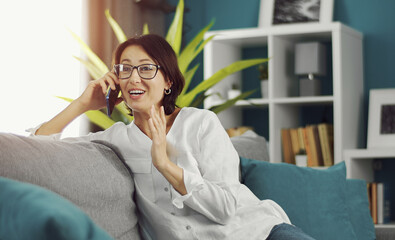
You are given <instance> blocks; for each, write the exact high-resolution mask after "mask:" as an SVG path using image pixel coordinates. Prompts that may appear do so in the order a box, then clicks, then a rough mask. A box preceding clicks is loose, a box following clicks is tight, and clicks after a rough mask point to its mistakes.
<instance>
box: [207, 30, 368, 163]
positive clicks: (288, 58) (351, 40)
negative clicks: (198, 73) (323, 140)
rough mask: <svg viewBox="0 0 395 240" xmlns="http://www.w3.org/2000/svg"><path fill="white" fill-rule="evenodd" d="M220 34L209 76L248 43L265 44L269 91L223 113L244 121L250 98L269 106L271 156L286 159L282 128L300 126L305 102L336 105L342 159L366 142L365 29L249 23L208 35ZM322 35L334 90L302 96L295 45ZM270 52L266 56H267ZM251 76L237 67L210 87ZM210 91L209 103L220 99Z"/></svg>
mask: <svg viewBox="0 0 395 240" xmlns="http://www.w3.org/2000/svg"><path fill="white" fill-rule="evenodd" d="M212 35H215V37H214V38H213V40H212V41H211V42H210V43H209V44H207V45H206V46H205V48H204V77H205V79H207V78H208V77H210V76H211V75H213V74H214V73H215V72H216V71H218V70H220V69H221V68H223V67H225V66H227V65H229V64H230V63H233V62H235V61H237V60H241V59H242V49H243V48H245V47H266V48H267V50H268V51H267V52H268V57H270V61H269V91H268V94H269V97H268V98H266V99H250V100H244V101H239V102H238V103H237V104H236V106H234V107H232V108H230V109H228V110H226V111H224V112H221V113H219V115H218V116H219V118H220V120H221V122H222V124H223V125H224V127H225V128H229V127H236V126H240V125H242V109H243V108H247V107H249V108H251V107H254V106H251V105H250V103H249V102H252V103H254V104H255V105H258V106H260V107H267V108H268V112H269V119H262V122H265V121H269V124H268V125H269V134H268V135H269V139H270V140H269V142H270V144H269V148H270V149H269V151H270V155H271V161H272V162H281V161H282V151H281V128H291V127H298V126H300V125H301V123H300V122H299V121H300V120H299V119H300V114H301V108H302V107H304V106H311V105H319V106H329V107H331V108H332V109H333V124H334V139H335V140H334V157H335V163H337V162H340V161H342V154H343V150H344V149H350V148H358V147H361V146H359V144H358V138H360V137H361V136H360V135H359V134H360V133H362V132H363V131H362V123H363V121H361V119H362V116H363V115H362V112H363V111H362V110H363V108H362V99H363V57H362V39H363V37H362V34H361V33H359V32H358V31H355V30H353V29H351V28H349V27H347V26H345V25H343V24H341V23H337V22H333V23H330V24H319V23H313V24H289V25H282V26H274V27H268V28H249V29H236V30H222V31H211V32H208V33H206V35H205V38H208V37H209V36H212ZM307 41H320V42H324V43H325V44H328V45H329V46H331V47H330V48H331V50H332V53H330V52H328V54H331V59H332V66H331V68H332V72H331V74H332V75H331V76H330V77H329V79H331V84H332V89H333V91H332V94H330V95H325V96H314V97H298V83H299V81H298V76H296V75H295V74H294V46H295V44H296V43H299V42H307ZM262 57H265V56H262ZM242 81H246V80H245V79H243V80H242V79H241V73H240V72H239V73H235V74H233V75H232V76H229V77H228V78H227V79H226V80H223V81H221V82H220V83H219V84H217V85H216V86H214V87H213V88H212V89H210V91H211V92H219V93H220V94H221V95H222V96H226V93H227V91H228V90H229V89H231V86H232V84H233V83H239V84H240V83H241V82H242ZM221 101H223V100H221V99H219V98H218V97H216V96H211V97H209V98H207V99H206V100H205V108H209V107H211V106H213V105H216V104H218V103H220V102H221Z"/></svg>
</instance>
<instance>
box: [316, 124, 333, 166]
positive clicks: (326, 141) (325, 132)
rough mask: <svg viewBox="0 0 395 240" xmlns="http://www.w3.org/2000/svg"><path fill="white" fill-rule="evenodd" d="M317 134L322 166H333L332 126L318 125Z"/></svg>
mask: <svg viewBox="0 0 395 240" xmlns="http://www.w3.org/2000/svg"><path fill="white" fill-rule="evenodd" d="M318 133H319V138H320V143H321V152H322V159H323V165H324V166H327V167H329V166H332V165H333V158H334V157H333V125H332V124H328V123H320V124H318Z"/></svg>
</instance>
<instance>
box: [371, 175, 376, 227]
mask: <svg viewBox="0 0 395 240" xmlns="http://www.w3.org/2000/svg"><path fill="white" fill-rule="evenodd" d="M371 194H372V219H373V223H374V224H377V183H375V182H372V183H371Z"/></svg>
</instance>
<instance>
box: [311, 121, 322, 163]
mask: <svg viewBox="0 0 395 240" xmlns="http://www.w3.org/2000/svg"><path fill="white" fill-rule="evenodd" d="M312 127H313V134H314V143H315V147H316V149H315V151H316V152H317V166H324V159H323V157H322V148H321V141H320V135H319V132H318V125H313V126H312Z"/></svg>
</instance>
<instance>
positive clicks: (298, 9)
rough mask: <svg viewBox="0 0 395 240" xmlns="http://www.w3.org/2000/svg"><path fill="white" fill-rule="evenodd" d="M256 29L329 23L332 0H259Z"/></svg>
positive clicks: (331, 14)
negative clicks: (293, 24) (294, 24)
mask: <svg viewBox="0 0 395 240" xmlns="http://www.w3.org/2000/svg"><path fill="white" fill-rule="evenodd" d="M260 4H261V5H260V11H259V22H258V27H270V26H275V25H282V24H291V23H314V22H315V23H317V22H319V23H330V22H332V17H333V0H261V3H260Z"/></svg>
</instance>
